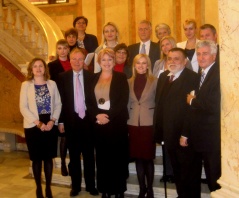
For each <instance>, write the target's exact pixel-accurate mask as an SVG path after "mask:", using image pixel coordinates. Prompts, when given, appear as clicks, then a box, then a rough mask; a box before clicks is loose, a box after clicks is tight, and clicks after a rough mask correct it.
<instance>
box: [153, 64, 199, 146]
mask: <svg viewBox="0 0 239 198" xmlns="http://www.w3.org/2000/svg"><path fill="white" fill-rule="evenodd" d="M168 73H169V71H165V72H164V73H162V74H161V75H160V77H159V80H158V84H157V91H156V97H155V103H156V107H155V113H154V129H155V140H156V141H157V142H158V143H161V141H164V143H165V146H166V147H167V148H176V147H177V146H179V139H180V136H181V134H182V132H183V131H184V128H185V124H186V122H187V117H188V111H189V106H188V105H187V102H186V96H187V94H188V93H190V91H192V90H195V88H196V83H197V81H198V74H196V73H195V72H193V71H191V70H189V69H187V68H185V69H184V70H183V71H182V73H181V74H180V76H179V77H178V78H177V79H176V80H174V81H173V82H172V83H169V77H168V76H167V75H168Z"/></svg>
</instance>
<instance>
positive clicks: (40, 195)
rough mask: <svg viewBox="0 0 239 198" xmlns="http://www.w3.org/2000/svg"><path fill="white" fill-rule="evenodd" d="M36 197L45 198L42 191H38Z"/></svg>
mask: <svg viewBox="0 0 239 198" xmlns="http://www.w3.org/2000/svg"><path fill="white" fill-rule="evenodd" d="M36 196H37V198H44V196H43V194H42V189H37V190H36Z"/></svg>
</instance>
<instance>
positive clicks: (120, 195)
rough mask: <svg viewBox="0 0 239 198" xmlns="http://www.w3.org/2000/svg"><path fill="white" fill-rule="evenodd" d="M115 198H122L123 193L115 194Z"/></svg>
mask: <svg viewBox="0 0 239 198" xmlns="http://www.w3.org/2000/svg"><path fill="white" fill-rule="evenodd" d="M115 198H124V193H118V194H115Z"/></svg>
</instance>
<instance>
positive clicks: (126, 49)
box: [114, 43, 129, 64]
mask: <svg viewBox="0 0 239 198" xmlns="http://www.w3.org/2000/svg"><path fill="white" fill-rule="evenodd" d="M119 50H125V51H126V54H127V57H126V61H125V64H127V63H128V60H129V50H128V47H127V45H126V44H125V43H120V44H118V45H116V46H115V47H114V51H115V53H116V52H117V51H119Z"/></svg>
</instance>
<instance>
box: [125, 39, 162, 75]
mask: <svg viewBox="0 0 239 198" xmlns="http://www.w3.org/2000/svg"><path fill="white" fill-rule="evenodd" d="M139 48H140V43H136V44H133V45H129V46H128V50H129V66H130V67H132V64H133V60H134V57H135V56H136V55H137V54H139ZM149 58H150V60H151V65H152V72H153V66H154V63H155V62H156V61H157V60H159V59H160V50H159V44H158V43H155V42H153V41H151V43H150V49H149ZM131 76H132V74H131ZM131 76H130V77H131Z"/></svg>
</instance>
